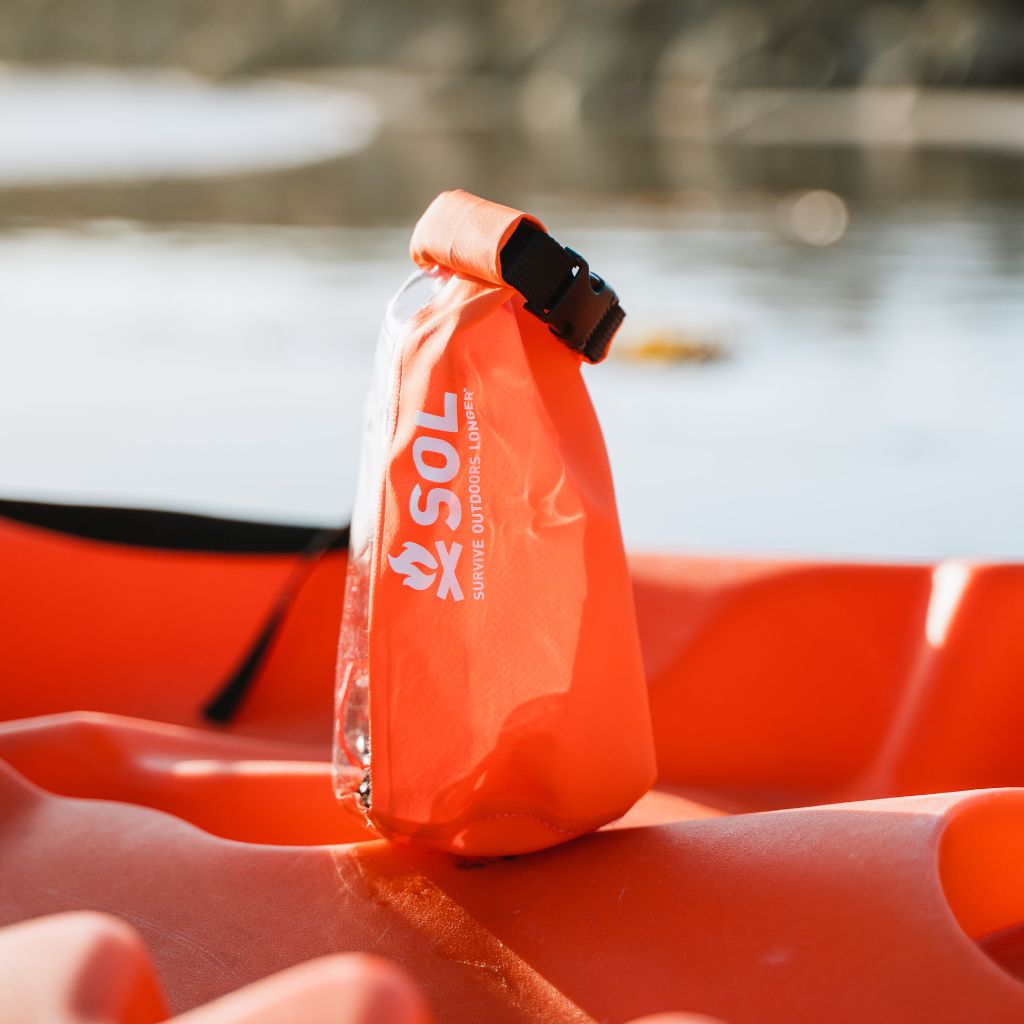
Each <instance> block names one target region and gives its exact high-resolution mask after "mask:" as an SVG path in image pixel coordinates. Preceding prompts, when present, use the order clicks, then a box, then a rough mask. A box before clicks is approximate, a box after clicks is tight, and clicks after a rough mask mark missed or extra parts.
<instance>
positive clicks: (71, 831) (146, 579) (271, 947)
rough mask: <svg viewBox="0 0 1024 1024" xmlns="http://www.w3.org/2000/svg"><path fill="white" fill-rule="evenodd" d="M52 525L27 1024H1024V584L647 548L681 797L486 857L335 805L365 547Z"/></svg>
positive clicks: (13, 702)
mask: <svg viewBox="0 0 1024 1024" xmlns="http://www.w3.org/2000/svg"><path fill="white" fill-rule="evenodd" d="M56 525H57V524H55V523H54V522H53V521H48V523H47V525H42V524H41V520H40V517H39V516H38V515H37V516H35V517H33V516H32V515H20V516H19V518H18V519H3V520H0V559H2V564H3V565H4V567H5V570H6V571H5V580H4V586H3V587H2V588H0V615H2V616H3V621H4V622H5V624H6V627H7V628H6V630H5V642H4V644H3V645H0V678H2V679H3V680H4V685H3V687H2V689H0V719H2V720H3V721H2V723H0V758H2V759H3V762H2V763H0V863H2V864H3V874H2V882H0V926H2V927H0V1018H2V1019H3V1020H5V1021H7V1020H12V1021H41V1020H46V1021H51V1020H52V1021H75V1022H78V1021H87V1020H88V1021H94V1020H104V1021H114V1022H118V1024H128V1022H154V1021H158V1020H162V1019H166V1017H167V1016H168V1015H169V1014H179V1015H181V1017H180V1019H181V1020H183V1021H186V1022H190V1024H204V1022H206V1024H228V1022H239V1024H241V1022H257V1021H259V1022H263V1021H268V1022H269V1021H280V1020H288V1019H294V1020H303V1021H317V1020H328V1019H330V1020H332V1021H352V1022H357V1021H358V1022H368V1021H378V1022H379V1021H391V1022H396V1024H404V1022H410V1024H412V1022H415V1024H421V1022H426V1021H429V1020H436V1021H465V1022H479V1021H488V1022H489V1021H496V1022H501V1021H536V1020H544V1021H567V1022H568V1021H574V1022H575V1021H614V1022H625V1021H633V1020H636V1019H638V1018H642V1017H644V1016H646V1015H650V1014H656V1013H663V1012H667V1011H675V1012H677V1013H683V1012H686V1013H693V1014H704V1015H708V1016H710V1017H711V1018H713V1019H718V1020H722V1021H729V1022H733V1024H743V1022H763V1021H780V1022H781V1021H787V1022H788V1021H801V1020H807V1021H817V1020H822V1019H827V1020H830V1021H851V1022H852V1021H863V1020H873V1021H894V1022H895V1021H908V1020H928V1021H940V1022H943V1021H949V1022H953V1021H967V1020H984V1021H992V1022H999V1021H1011V1020H1013V1021H1016V1020H1019V1019H1021V1018H1022V1016H1024V985H1022V984H1021V981H1020V978H1021V977H1022V976H1024V967H1022V965H1024V928H1022V927H1021V925H1022V922H1024V875H1022V873H1021V872H1020V871H1019V864H1020V863H1021V860H1022V858H1024V791H1021V790H1015V789H1006V788H998V787H1005V786H1012V785H1015V784H1018V783H1021V782H1024V750H1022V748H1021V746H1020V743H1019V739H1018V736H1019V724H1018V723H1019V722H1020V721H1021V712H1022V710H1024V708H1022V707H1021V705H1022V704H1024V694H1022V693H1021V692H1020V687H1019V679H1020V672H1021V667H1022V665H1024V636H1021V634H1020V633H1019V630H1016V629H1015V624H1016V622H1017V621H1019V617H1020V614H1021V610H1022V609H1024V567H1018V566H991V565H987V566H986V565H968V564H961V563H948V564H943V565H938V566H912V567H907V566H900V567H896V566H873V565H842V564H801V563H795V562H782V561H770V560H736V559H729V560H726V559H709V558H700V559H697V558H683V557H659V556H652V555H645V556H639V557H634V558H633V559H632V560H631V571H632V576H633V584H634V591H635V596H636V604H637V613H638V617H639V625H640V635H641V640H642V644H643V652H644V661H645V669H646V673H647V679H648V686H649V694H650V700H651V709H652V717H653V725H654V734H655V740H656V745H657V753H658V764H659V773H660V774H659V783H658V786H657V788H656V789H655V790H654V791H653V792H652V793H650V794H648V795H647V796H646V797H644V798H643V799H642V800H641V801H640V802H639V803H638V804H637V805H636V807H634V808H633V810H631V811H630V812H629V813H628V814H627V815H626V816H625V818H623V819H621V820H620V821H618V822H615V823H613V824H612V825H610V826H607V827H605V828H604V829H602V830H601V831H599V832H598V833H596V834H593V835H590V836H586V837H583V838H581V839H579V840H576V841H574V842H572V843H569V844H567V845H565V846H562V847H559V848H556V849H553V850H548V851H545V852H542V853H538V854H532V855H527V856H522V857H517V858H512V859H501V860H495V861H465V860H458V859H456V858H452V857H450V856H448V855H445V854H441V853H437V852H428V851H423V850H418V849H415V848H412V847H404V846H397V845H392V844H387V843H384V842H382V841H380V840H377V839H375V838H374V836H373V835H372V834H370V833H369V831H368V830H366V829H363V828H362V827H361V826H360V825H359V823H358V822H356V821H355V820H354V819H352V818H351V817H349V816H348V815H346V814H345V813H344V812H343V811H342V810H341V809H340V808H339V807H338V806H337V804H336V803H335V801H334V798H333V795H332V792H331V783H330V765H329V758H330V736H331V724H332V723H331V708H332V705H331V689H332V684H333V675H332V668H333V666H332V662H333V659H334V642H335V637H336V636H337V630H338V621H339V618H340V612H341V609H340V594H341V586H342V580H343V577H344V572H345V553H344V551H343V550H341V549H337V548H327V549H325V550H323V551H321V552H320V553H319V554H318V555H317V557H316V559H315V560H313V561H312V562H311V563H308V564H306V563H304V562H303V555H302V552H303V550H306V549H307V545H308V541H309V538H308V537H302V536H294V537H288V538H286V537H283V536H282V537H279V538H277V540H275V541H274V542H273V543H271V544H269V547H268V544H266V543H262V544H257V543H256V542H255V541H253V543H251V544H250V545H249V549H248V550H232V551H218V550H216V549H215V542H213V541H210V542H209V543H207V544H206V547H205V549H202V550H200V549H198V548H197V547H196V546H193V548H191V549H190V548H189V546H188V545H187V544H186V545H181V544H179V545H177V546H164V547H161V546H159V544H158V543H157V541H156V540H154V542H152V543H151V542H148V541H147V540H146V538H145V537H139V536H134V537H133V538H132V539H133V542H132V543H118V542H116V541H115V540H114V539H112V535H109V536H107V535H103V534H102V532H101V534H100V535H96V531H95V530H93V531H92V535H90V536H86V535H84V533H85V532H86V531H82V530H78V531H77V532H75V530H76V528H75V527H74V526H73V525H69V524H68V522H65V521H61V523H60V528H59V529H58V528H56ZM164 542H165V543H166V538H164ZM307 562H308V560H307ZM299 570H301V585H299V586H298V587H297V588H296V587H293V589H294V594H293V597H292V599H291V600H290V601H289V602H288V604H287V611H286V614H284V616H283V618H282V620H281V622H280V624H279V628H276V629H275V631H274V632H273V637H272V640H271V642H270V643H269V645H268V647H267V650H266V655H265V657H264V658H263V659H262V660H261V661H260V662H259V665H258V671H256V672H255V675H254V677H253V680H252V685H251V688H250V689H249V691H248V692H247V693H246V694H245V696H244V698H243V699H242V700H241V701H240V703H239V704H238V709H237V714H236V715H235V716H234V717H233V718H231V720H230V721H229V722H228V723H227V724H225V725H222V726H214V725H212V724H211V723H210V722H209V720H208V719H207V718H206V717H205V716H204V713H203V708H204V707H206V706H207V705H208V703H209V701H210V698H211V697H212V696H214V695H215V694H216V693H217V691H218V689H219V688H220V687H221V686H222V685H223V683H224V681H225V679H228V678H230V677H231V675H232V673H233V672H234V671H235V670H236V669H237V667H238V665H239V663H240V662H241V661H243V660H244V659H245V658H246V656H247V652H249V651H250V650H251V648H252V645H253V643H254V641H255V640H256V639H257V638H258V636H259V634H260V633H261V630H263V629H264V627H265V624H266V622H267V618H268V616H270V615H271V614H272V613H273V611H274V609H275V607H278V606H280V595H281V592H282V589H287V588H288V581H289V579H292V580H293V581H294V579H295V573H296V572H297V571H299ZM936 790H950V791H959V792H950V793H947V794H945V795H938V796H927V795H926V796H915V795H909V794H914V793H928V792H934V791H936ZM289 1015H290V1016H289ZM678 1019H680V1020H683V1019H686V1018H685V1017H682V1016H680V1017H679V1018H678ZM691 1019H693V1018H691Z"/></svg>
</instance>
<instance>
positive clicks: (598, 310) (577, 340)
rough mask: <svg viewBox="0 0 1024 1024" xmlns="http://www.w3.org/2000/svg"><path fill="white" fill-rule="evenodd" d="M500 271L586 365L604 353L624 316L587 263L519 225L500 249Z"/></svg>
mask: <svg viewBox="0 0 1024 1024" xmlns="http://www.w3.org/2000/svg"><path fill="white" fill-rule="evenodd" d="M501 273H502V276H503V277H504V278H505V280H506V281H507V282H508V283H509V284H510V285H512V287H513V288H515V290H516V291H517V292H519V294H520V295H522V296H523V298H524V299H526V308H527V309H528V310H529V311H530V312H531V313H533V315H534V316H536V317H538V318H539V319H540V320H542V321H543V322H544V323H546V324H547V325H548V326H549V327H550V328H551V333H552V334H554V335H555V336H556V337H557V338H559V339H560V340H561V341H562V342H564V343H565V344H566V345H568V346H569V348H571V349H572V350H573V351H574V352H579V353H580V354H581V355H582V356H583V358H584V359H586V360H587V361H588V362H591V363H599V362H600V361H601V360H602V359H604V357H605V356H606V355H607V354H608V346H609V345H610V344H611V341H612V338H613V337H614V336H615V332H616V331H617V330H618V329H619V325H620V324H621V323H622V321H623V319H624V318H625V316H626V313H625V310H623V308H622V306H620V305H619V299H618V296H617V295H616V294H615V291H614V289H612V288H611V287H610V286H609V285H608V284H607V283H606V282H605V281H604V280H603V279H602V278H600V277H598V276H597V274H592V273H591V272H590V267H589V265H588V264H587V261H586V260H585V259H584V258H583V257H582V256H581V255H580V254H579V253H578V252H573V250H572V249H566V248H564V247H563V246H561V245H559V244H558V242H556V241H555V239H553V238H552V237H551V236H550V235H549V234H546V233H545V232H543V231H541V230H540V229H539V228H537V227H536V226H535V225H533V224H531V223H530V222H529V221H525V220H524V221H522V223H520V225H519V227H517V228H516V230H515V231H514V232H513V233H512V237H511V238H509V240H508V241H507V242H506V243H505V247H504V248H503V249H502V250H501Z"/></svg>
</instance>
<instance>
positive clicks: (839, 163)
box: [0, 67, 1024, 226]
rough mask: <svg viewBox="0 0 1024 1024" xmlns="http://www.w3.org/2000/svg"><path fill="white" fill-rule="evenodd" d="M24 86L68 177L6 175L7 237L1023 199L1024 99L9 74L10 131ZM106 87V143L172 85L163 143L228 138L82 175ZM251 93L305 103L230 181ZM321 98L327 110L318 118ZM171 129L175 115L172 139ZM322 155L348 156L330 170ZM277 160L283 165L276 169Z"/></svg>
mask: <svg viewBox="0 0 1024 1024" xmlns="http://www.w3.org/2000/svg"><path fill="white" fill-rule="evenodd" d="M19 76H20V77H19ZM26 77H27V78H31V80H32V81H34V82H39V81H43V82H46V83H48V89H47V91H46V94H45V96H44V97H43V98H42V100H43V101H40V99H39V97H36V98H35V99H34V100H33V102H34V103H35V106H33V107H32V108H31V110H30V111H29V113H28V114H27V115H25V116H26V117H28V116H30V117H31V119H32V123H31V132H30V134H29V135H28V136H27V137H26V138H27V142H26V145H33V146H34V145H37V142H36V141H33V140H36V139H43V140H45V141H46V145H47V147H48V149H49V150H52V153H53V159H54V160H55V161H58V162H60V161H63V162H64V165H65V166H64V169H63V171H62V175H63V178H64V179H65V180H61V181H56V182H55V181H49V182H38V181H37V182H31V183H29V182H26V183H21V184H19V183H17V182H16V181H12V180H10V179H11V177H12V174H11V173H10V172H8V173H7V174H6V175H4V176H0V225H6V226H17V225H19V224H20V225H23V224H31V223H40V222H43V223H62V222H68V221H75V220H91V219H109V218H125V219H129V220H137V221H146V222H153V223H168V224H171V223H188V222H209V223H255V224H298V225H314V224H324V225H341V226H343V225H372V224H397V223H402V222H407V221H408V220H409V219H410V218H412V217H414V216H415V215H416V214H417V213H418V211H419V210H421V209H422V208H423V206H424V205H425V204H426V202H428V201H429V199H430V198H431V197H432V196H433V195H434V194H436V193H437V192H438V191H440V190H441V189H443V188H449V187H452V186H455V185H459V186H462V187H466V188H469V189H471V190H473V191H476V192H479V193H481V194H484V195H489V196H492V197H494V198H500V199H502V200H503V201H505V202H509V203H517V204H521V205H538V204H553V205H558V206H567V207H569V208H574V207H575V208H578V209H580V210H581V211H582V210H586V209H587V208H588V207H589V206H591V205H592V204H593V203H595V202H600V203H602V204H605V205H607V204H613V203H614V202H615V201H616V200H617V199H618V198H620V197H622V196H623V195H627V196H629V197H630V198H631V200H636V201H639V202H642V203H649V204H654V205H658V204H665V203H670V204H673V205H677V206H680V207H681V208H684V209H698V210H699V209H700V208H702V207H706V206H709V205H710V206H712V207H719V206H730V207H731V206H737V205H739V206H742V205H744V204H748V205H749V204H750V203H754V204H756V203H757V202H758V200H759V198H768V199H769V200H772V199H777V198H778V197H779V196H782V195H785V194H787V193H790V192H797V191H800V190H805V189H828V190H830V191H832V192H835V193H837V194H839V195H842V196H844V197H845V198H846V199H847V200H848V201H850V202H852V203H860V202H871V203H875V204H877V203H885V202H888V201H908V200H915V201H943V202H949V203H955V204H961V203H973V202H977V201H989V200H993V199H995V200H1004V201H1005V200H1019V199H1021V198H1024V174H1022V173H1021V170H1022V154H1024V91H1022V92H1008V91H989V90H972V91H969V92H965V91H961V90H953V89H945V90H939V89H936V90H921V89H916V88H903V87H900V88H896V87H883V86H864V87H860V88H857V89H830V90H809V89H785V90H783V89H748V90H711V91H709V90H706V89H702V88H687V89H683V88H681V87H680V88H673V89H671V90H668V91H666V92H665V94H664V95H663V96H662V98H661V99H660V100H659V101H658V102H657V104H656V109H657V111H658V115H657V117H656V118H654V119H653V122H652V123H648V122H646V121H645V123H644V124H640V123H639V122H636V121H634V120H633V119H631V118H630V116H629V109H630V108H629V94H628V91H627V92H625V93H622V94H617V95H616V96H615V97H611V96H609V98H608V100H607V103H606V110H607V113H606V114H605V115H603V116H602V117H600V118H596V119H595V118H594V117H593V116H588V115H587V113H586V111H585V110H584V109H583V108H582V107H581V106H579V105H578V104H574V103H573V102H570V101H569V100H564V101H563V102H562V103H561V104H560V105H559V104H557V103H555V104H552V105H551V107H550V109H547V108H545V109H544V116H543V117H542V118H538V116H537V114H536V112H535V108H534V107H533V106H532V105H531V106H529V107H528V108H526V109H524V107H523V103H522V97H521V95H520V93H519V92H516V91H513V90H510V89H509V88H508V87H507V83H506V82H504V81H503V80H502V79H501V78H500V77H496V76H487V75H477V76H472V77H467V78H464V79H453V78H452V76H449V75H424V74H411V73H408V72H404V71H396V70H389V69H367V68H362V69H358V70H329V71H311V70H309V69H293V70H290V71H282V72H280V73H279V74H276V75H274V76H272V77H267V76H258V77H254V78H236V79H232V81H231V82H230V83H225V84H217V83H210V82H208V81H204V80H202V79H198V78H189V77H188V76H186V75H184V74H183V73H181V72H154V71H153V70H152V69H145V70H141V71H134V72H133V71H125V70H123V69H97V68H95V67H90V68H88V69H82V68H80V67H79V68H74V67H72V68H53V69H47V70H42V71H41V70H40V69H35V68H34V69H24V68H15V67H9V68H8V69H7V70H6V73H5V75H3V76H0V112H3V111H5V110H6V112H7V116H5V117H4V119H3V120H4V121H5V123H6V124H8V125H10V124H13V123H17V118H18V116H19V114H24V112H23V111H21V112H19V108H18V102H19V95H20V93H19V89H18V85H19V82H24V80H25V78H26ZM105 79H106V80H108V86H109V88H107V90H106V93H104V92H103V91H102V90H101V91H100V94H99V98H98V99H97V103H106V104H107V106H106V107H104V108H103V111H102V112H100V113H97V115H96V116H102V117H103V118H105V119H106V120H105V121H104V125H105V126H106V134H107V136H109V139H108V142H111V143H115V142H116V143H117V144H118V145H119V144H120V141H119V140H123V139H125V138H130V136H131V134H132V132H133V131H135V130H136V128H137V125H136V123H135V122H132V121H130V120H128V121H126V123H125V124H124V125H122V126H119V125H118V123H117V117H118V116H119V114H118V108H117V107H116V105H115V106H114V107H113V108H111V107H110V104H109V95H108V94H110V93H115V94H116V93H117V92H118V90H120V91H121V92H122V93H123V94H124V95H126V96H130V95H132V94H133V92H137V91H139V89H140V88H141V87H142V86H143V85H147V84H148V87H150V88H151V87H152V83H153V82H157V83H164V85H163V86H162V87H161V90H160V97H161V104H160V105H159V106H158V107H154V105H152V104H151V105H150V107H149V108H147V110H148V111H150V112H148V113H147V115H146V116H147V118H148V121H147V127H148V128H149V129H150V131H151V132H152V133H154V134H155V135H157V136H159V135H160V134H161V133H163V134H165V135H166V134H170V133H171V132H172V130H173V129H174V127H175V125H178V124H179V123H183V122H187V121H190V120H191V121H194V120H195V119H196V115H197V113H198V114H202V113H203V112H204V111H206V112H207V113H208V114H209V119H210V124H209V125H208V126H207V127H206V128H204V131H205V132H206V133H207V136H212V139H211V138H209V137H207V138H204V137H203V136H200V137H199V138H198V139H192V140H188V139H186V140H183V145H187V146H189V147H190V150H189V160H190V161H191V164H192V165H193V169H192V170H186V171H175V170H174V169H173V168H172V169H171V170H169V171H166V172H164V173H161V172H160V169H159V165H156V167H157V169H156V172H155V173H154V172H153V170H152V169H150V170H149V171H147V173H146V174H140V175H139V176H138V178H137V180H133V179H132V175H131V173H130V170H129V172H128V173H125V174H121V175H119V176H118V178H119V180H102V181H89V180H75V160H76V159H78V160H82V159H83V154H84V153H85V152H86V150H88V154H89V158H90V159H92V160H95V159H96V158H97V149H98V148H100V144H101V142H102V140H99V141H97V140H96V139H93V138H90V137H79V138H78V141H77V145H78V147H79V149H78V150H77V151H76V150H75V145H76V142H75V136H74V133H70V134H69V132H68V129H67V126H68V124H69V121H70V120H73V119H74V118H76V117H79V118H80V117H82V116H83V111H84V114H86V115H87V114H88V109H87V104H88V96H87V94H86V91H85V90H83V89H82V88H80V86H79V84H77V83H79V82H80V81H81V80H87V81H88V82H89V83H92V84H95V82H96V81H97V80H99V81H101V82H102V81H103V80H105ZM176 88H177V90H178V96H177V99H176V98H175V95H176V94H175V89H176ZM247 89H248V90H251V91H255V92H256V93H257V94H259V91H260V90H261V89H262V90H265V91H266V92H267V93H268V95H269V96H270V98H271V99H273V98H274V96H275V93H274V90H275V89H280V90H283V91H285V92H287V90H288V89H292V90H295V89H298V90H305V91H300V92H299V93H298V94H297V95H295V96H294V97H293V99H292V101H291V102H292V113H291V114H289V113H288V109H289V108H288V107H287V105H285V107H284V109H282V110H281V111H280V113H279V115H278V116H277V118H276V121H275V120H274V119H273V118H269V117H262V118H261V120H260V123H259V124H256V125H254V126H253V127H254V129H255V131H256V133H257V138H256V140H255V149H254V153H255V154H256V155H254V156H253V158H252V166H251V167H248V168H246V167H245V165H244V158H243V159H242V164H241V166H237V163H238V159H237V158H236V167H235V168H234V169H232V170H229V171H227V172H221V173H204V171H203V167H204V163H203V160H204V153H203V146H204V144H205V145H206V146H207V147H209V145H210V144H211V141H214V142H215V141H218V140H217V133H218V131H219V130H220V131H227V130H228V129H232V128H233V122H232V121H231V118H232V117H236V118H237V117H238V116H239V112H238V111H237V110H236V109H235V108H236V107H237V106H238V104H237V102H236V101H237V98H238V96H239V95H244V94H245V92H246V90H247ZM23 91H24V90H22V92H23ZM555 91H557V90H555ZM228 100H230V101H231V102H227V101H228ZM332 102H334V103H341V102H348V103H349V104H354V105H360V104H361V105H363V106H365V108H366V110H367V114H366V115H365V117H364V118H363V120H373V121H374V123H375V125H376V127H375V128H373V130H369V129H367V130H363V129H360V131H362V135H361V136H360V137H359V138H358V139H357V141H356V142H355V143H352V142H351V140H349V139H348V138H347V136H345V137H343V136H344V133H345V132H346V131H348V130H349V129H347V128H345V126H344V125H343V124H342V123H341V121H340V120H337V119H336V120H335V121H331V120H330V118H329V116H328V114H329V107H330V104H331V103H332ZM176 104H177V105H178V106H180V107H181V108H182V109H181V110H180V111H177V110H176ZM232 104H234V106H232ZM264 104H266V100H264ZM317 105H320V106H322V107H324V110H325V115H324V117H323V118H321V119H320V121H316V120H315V118H314V119H313V120H312V121H310V118H309V114H310V111H311V110H312V109H313V108H315V107H316V106H317ZM221 107H223V108H224V109H223V111H222V112H221V113H220V114H218V111H219V110H220V108H221ZM233 111H234V113H233ZM616 111H618V113H616ZM243 113H244V111H243ZM218 116H221V117H222V121H223V123H222V126H221V129H218V123H219V122H218V121H217V117H218ZM161 117H164V118H166V119H167V122H168V126H169V127H168V129H167V131H166V132H165V131H163V129H162V127H161V123H160V121H159V119H160V118H161ZM111 119H113V120H112V121H111ZM303 120H307V121H310V128H309V131H310V132H313V133H314V134H313V136H312V137H311V138H309V139H307V140H306V141H305V142H303V140H302V139H301V137H300V138H298V143H299V145H300V151H301V146H302V145H305V146H306V148H307V150H308V151H309V153H310V154H313V155H312V156H311V157H309V158H307V159H301V158H299V157H295V158H291V157H289V152H288V149H287V145H292V146H294V145H295V144H296V138H294V136H295V134H296V129H295V125H296V123H301V122H302V121H303ZM357 120H358V118H357ZM107 122H111V123H110V124H109V126H108V125H107ZM275 125H276V127H275ZM15 143H16V140H14V139H12V138H11V133H10V132H8V133H7V137H6V138H5V139H4V140H0V156H2V155H3V151H4V147H5V146H6V147H8V153H9V155H10V154H11V149H10V147H12V146H13V145H15ZM286 143H287V145H286ZM318 151H320V152H322V153H327V154H331V153H332V151H333V152H337V153H341V154H342V155H329V156H328V157H327V158H325V159H318V158H316V156H315V154H316V153H317V152H318ZM260 152H263V153H265V154H268V155H271V156H272V159H271V160H270V164H271V166H270V168H269V169H268V168H267V167H264V166H262V165H261V159H263V160H264V161H266V157H260V156H259V153H260ZM14 155H15V156H16V155H17V154H16V153H15V154H14ZM100 156H102V154H100ZM275 160H276V162H277V163H280V164H283V165H284V166H280V167H274V166H273V164H274V162H275ZM11 162H12V161H11V160H10V159H8V160H7V161H6V163H7V164H10V163H11ZM172 163H173V161H172ZM127 166H128V167H129V168H130V167H131V160H128V161H127ZM196 167H197V168H198V170H196V169H195V168H196ZM3 177H6V178H7V179H8V180H7V181H3V180H2V178H3ZM82 177H83V178H85V179H88V177H89V175H86V174H83V175H82Z"/></svg>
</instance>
